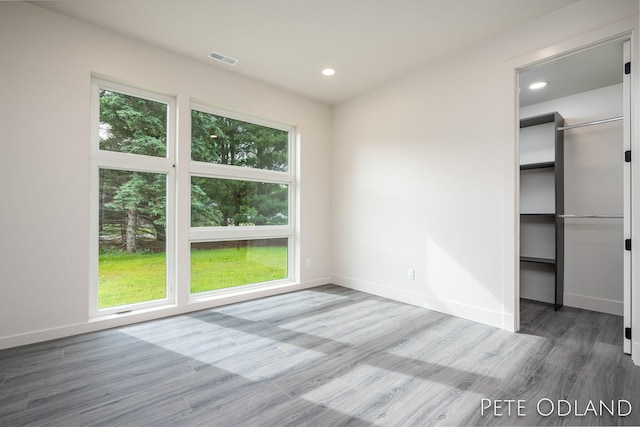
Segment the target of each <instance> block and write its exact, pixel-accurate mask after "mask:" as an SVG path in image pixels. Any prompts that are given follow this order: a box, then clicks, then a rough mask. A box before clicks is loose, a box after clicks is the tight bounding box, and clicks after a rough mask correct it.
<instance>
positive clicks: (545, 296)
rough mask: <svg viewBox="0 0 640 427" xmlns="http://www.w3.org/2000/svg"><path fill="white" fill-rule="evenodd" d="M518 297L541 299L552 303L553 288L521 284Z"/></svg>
mask: <svg viewBox="0 0 640 427" xmlns="http://www.w3.org/2000/svg"><path fill="white" fill-rule="evenodd" d="M520 298H525V299H530V300H534V301H542V302H546V303H549V304H553V303H554V302H555V300H556V295H555V290H554V289H546V288H536V287H533V286H521V287H520Z"/></svg>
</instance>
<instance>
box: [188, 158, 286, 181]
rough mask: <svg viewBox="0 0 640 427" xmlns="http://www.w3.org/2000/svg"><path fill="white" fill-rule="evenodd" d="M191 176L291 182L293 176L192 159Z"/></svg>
mask: <svg viewBox="0 0 640 427" xmlns="http://www.w3.org/2000/svg"><path fill="white" fill-rule="evenodd" d="M189 172H190V173H191V175H192V176H199V177H204V178H220V179H237V180H243V181H257V182H269V183H273V184H292V183H293V182H294V181H295V177H294V176H293V175H292V174H290V173H287V172H279V171H270V170H265V169H253V168H247V167H244V166H232V165H220V164H217V163H206V162H198V161H194V160H192V161H191V163H190V165H189Z"/></svg>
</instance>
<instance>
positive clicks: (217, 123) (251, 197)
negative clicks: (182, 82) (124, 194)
mask: <svg viewBox="0 0 640 427" xmlns="http://www.w3.org/2000/svg"><path fill="white" fill-rule="evenodd" d="M291 141H292V129H290V128H287V127H283V126H278V125H274V124H272V123H257V122H252V121H251V120H247V119H244V118H238V117H230V116H229V114H225V113H221V112H219V111H216V110H214V109H212V108H209V107H206V106H202V105H193V106H192V110H191V165H190V175H191V221H190V224H191V232H190V241H191V264H190V265H191V270H190V277H191V280H190V294H192V295H195V297H197V296H198V295H201V294H203V293H210V292H212V291H220V290H224V289H227V288H233V287H236V286H241V285H259V284H263V283H272V282H274V281H276V282H277V281H288V280H291V279H290V278H291V275H292V266H293V263H292V262H291V258H292V253H293V251H292V244H293V243H292V242H293V239H292V237H293V224H292V206H293V194H294V192H293V185H294V182H295V180H294V176H293V174H292V172H291V171H292V167H291V162H290V159H291V157H292V156H291V152H292V143H291Z"/></svg>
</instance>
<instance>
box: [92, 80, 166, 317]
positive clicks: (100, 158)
mask: <svg viewBox="0 0 640 427" xmlns="http://www.w3.org/2000/svg"><path fill="white" fill-rule="evenodd" d="M93 102H94V111H95V114H94V123H93V129H94V144H93V149H92V170H93V176H94V179H93V180H92V181H93V186H94V188H95V192H94V193H93V194H94V197H93V198H92V211H93V212H94V213H95V214H94V215H93V220H94V228H93V229H94V233H93V237H92V240H93V248H94V250H93V253H94V256H93V257H92V258H93V261H92V269H91V270H92V276H93V280H92V283H93V286H92V291H91V312H92V314H93V315H94V316H95V315H100V314H109V313H118V312H122V311H129V310H132V309H135V308H137V307H147V306H151V305H157V304H165V303H167V302H168V301H171V299H172V295H173V294H172V289H173V281H172V274H170V273H171V272H172V271H173V256H172V255H171V254H172V251H171V250H169V249H170V245H171V244H173V237H172V236H173V234H172V233H173V223H172V214H171V213H172V211H173V209H172V206H173V191H172V188H173V180H174V172H173V171H174V167H173V164H174V163H173V157H174V155H173V152H174V150H173V145H174V138H173V137H172V136H171V130H172V127H173V126H172V125H171V123H172V114H173V110H174V108H173V100H172V99H171V98H168V97H163V96H160V95H156V94H151V93H148V92H145V91H140V90H136V89H132V88H128V87H124V86H120V85H116V84H113V83H110V82H103V81H100V80H94V81H93Z"/></svg>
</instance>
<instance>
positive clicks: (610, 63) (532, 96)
mask: <svg viewBox="0 0 640 427" xmlns="http://www.w3.org/2000/svg"><path fill="white" fill-rule="evenodd" d="M622 53H623V50H622V41H616V42H611V43H607V44H605V45H602V46H596V47H592V48H590V49H588V50H584V51H581V52H577V53H574V54H572V55H569V56H566V57H563V58H559V59H557V60H554V61H552V62H549V63H546V64H542V65H540V66H537V67H535V68H531V69H529V70H526V71H523V72H521V73H520V106H526V105H531V104H537V103H539V102H544V101H549V100H551V99H554V98H560V97H564V96H569V95H575V94H577V93H581V92H586V91H589V90H594V89H599V88H602V87H605V86H611V85H614V84H618V83H622V75H623V72H624V63H623V60H622V58H623V56H622ZM534 82H548V83H549V84H548V85H547V87H545V88H543V89H539V90H530V89H529V85H530V84H531V83H534Z"/></svg>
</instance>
